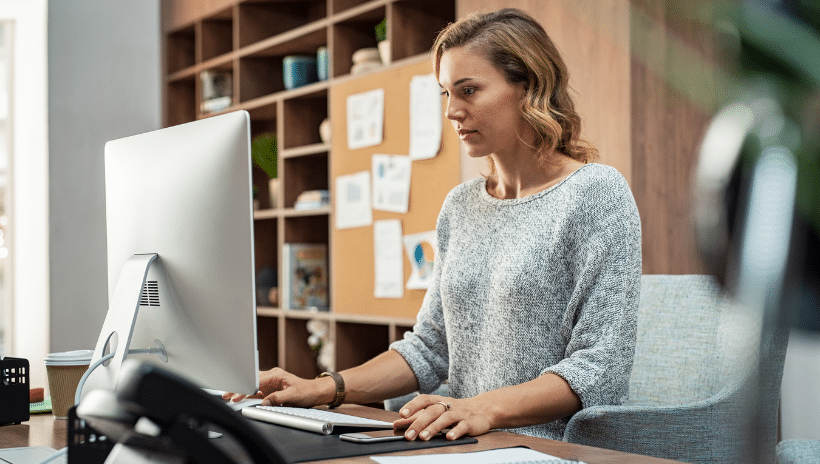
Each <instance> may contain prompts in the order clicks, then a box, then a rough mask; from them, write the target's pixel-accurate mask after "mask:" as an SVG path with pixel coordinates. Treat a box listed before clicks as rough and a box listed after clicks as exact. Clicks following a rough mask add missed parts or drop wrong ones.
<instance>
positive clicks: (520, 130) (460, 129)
mask: <svg viewBox="0 0 820 464" xmlns="http://www.w3.org/2000/svg"><path fill="white" fill-rule="evenodd" d="M438 82H439V85H441V88H442V89H443V91H444V92H443V93H444V95H446V96H447V109H446V111H445V113H444V114H445V115H446V116H447V118H448V119H449V120H450V121H451V122H452V123H453V128H454V129H455V130H456V133H458V136H459V138H460V139H461V142H462V143H463V145H464V148H465V149H466V151H467V154H469V155H470V156H472V157H475V158H479V157H483V156H487V155H490V154H495V155H498V156H501V157H503V156H504V155H505V154H506V153H508V152H514V151H516V150H518V149H522V148H523V149H528V147H526V145H525V144H524V143H522V142H521V139H522V138H523V139H524V140H527V141H530V143H531V139H532V137H531V135H530V134H531V132H532V131H531V128H530V127H529V125H528V124H527V123H526V122H525V120H524V118H523V116H522V114H521V105H520V103H521V99H522V98H523V97H524V94H525V90H524V86H523V85H522V84H518V85H514V84H510V83H509V82H508V81H507V79H506V78H505V77H504V73H503V71H501V70H500V69H499V68H497V67H496V66H495V65H493V64H492V63H490V61H489V60H487V58H485V56H484V53H481V52H479V51H478V50H477V49H476V48H474V47H470V46H464V47H456V48H452V49H450V50H447V51H445V52H444V53H443V54H442V56H441V60H440V61H439V75H438Z"/></svg>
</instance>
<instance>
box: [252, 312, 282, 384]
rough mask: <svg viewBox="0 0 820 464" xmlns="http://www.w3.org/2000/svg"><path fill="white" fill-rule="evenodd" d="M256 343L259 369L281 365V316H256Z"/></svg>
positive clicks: (265, 369)
mask: <svg viewBox="0 0 820 464" xmlns="http://www.w3.org/2000/svg"><path fill="white" fill-rule="evenodd" d="M256 345H257V349H258V351H259V370H263V371H267V370H269V369H273V368H274V367H276V366H278V365H279V318H278V317H269V316H260V315H257V316H256Z"/></svg>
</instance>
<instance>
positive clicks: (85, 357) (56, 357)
mask: <svg viewBox="0 0 820 464" xmlns="http://www.w3.org/2000/svg"><path fill="white" fill-rule="evenodd" d="M93 354H94V350H74V351H64V352H62V353H49V355H48V356H46V359H45V363H46V366H82V365H88V364H91V356H92V355H93Z"/></svg>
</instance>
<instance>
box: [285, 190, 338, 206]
mask: <svg viewBox="0 0 820 464" xmlns="http://www.w3.org/2000/svg"><path fill="white" fill-rule="evenodd" d="M329 204H330V191H329V190H305V191H304V192H302V193H300V194H299V196H298V197H296V203H294V205H293V208H294V209H296V210H300V211H301V210H306V209H316V208H321V207H322V206H327V205H329Z"/></svg>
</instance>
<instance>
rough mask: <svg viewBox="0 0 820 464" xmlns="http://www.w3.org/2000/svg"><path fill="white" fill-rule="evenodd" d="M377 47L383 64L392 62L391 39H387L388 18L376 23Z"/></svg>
mask: <svg viewBox="0 0 820 464" xmlns="http://www.w3.org/2000/svg"><path fill="white" fill-rule="evenodd" d="M376 47H377V48H378V49H379V57H380V58H381V60H382V64H383V65H385V66H387V65H389V64H390V58H391V57H390V41H389V40H387V18H384V19H382V21H381V22H380V23H379V24H376Z"/></svg>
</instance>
